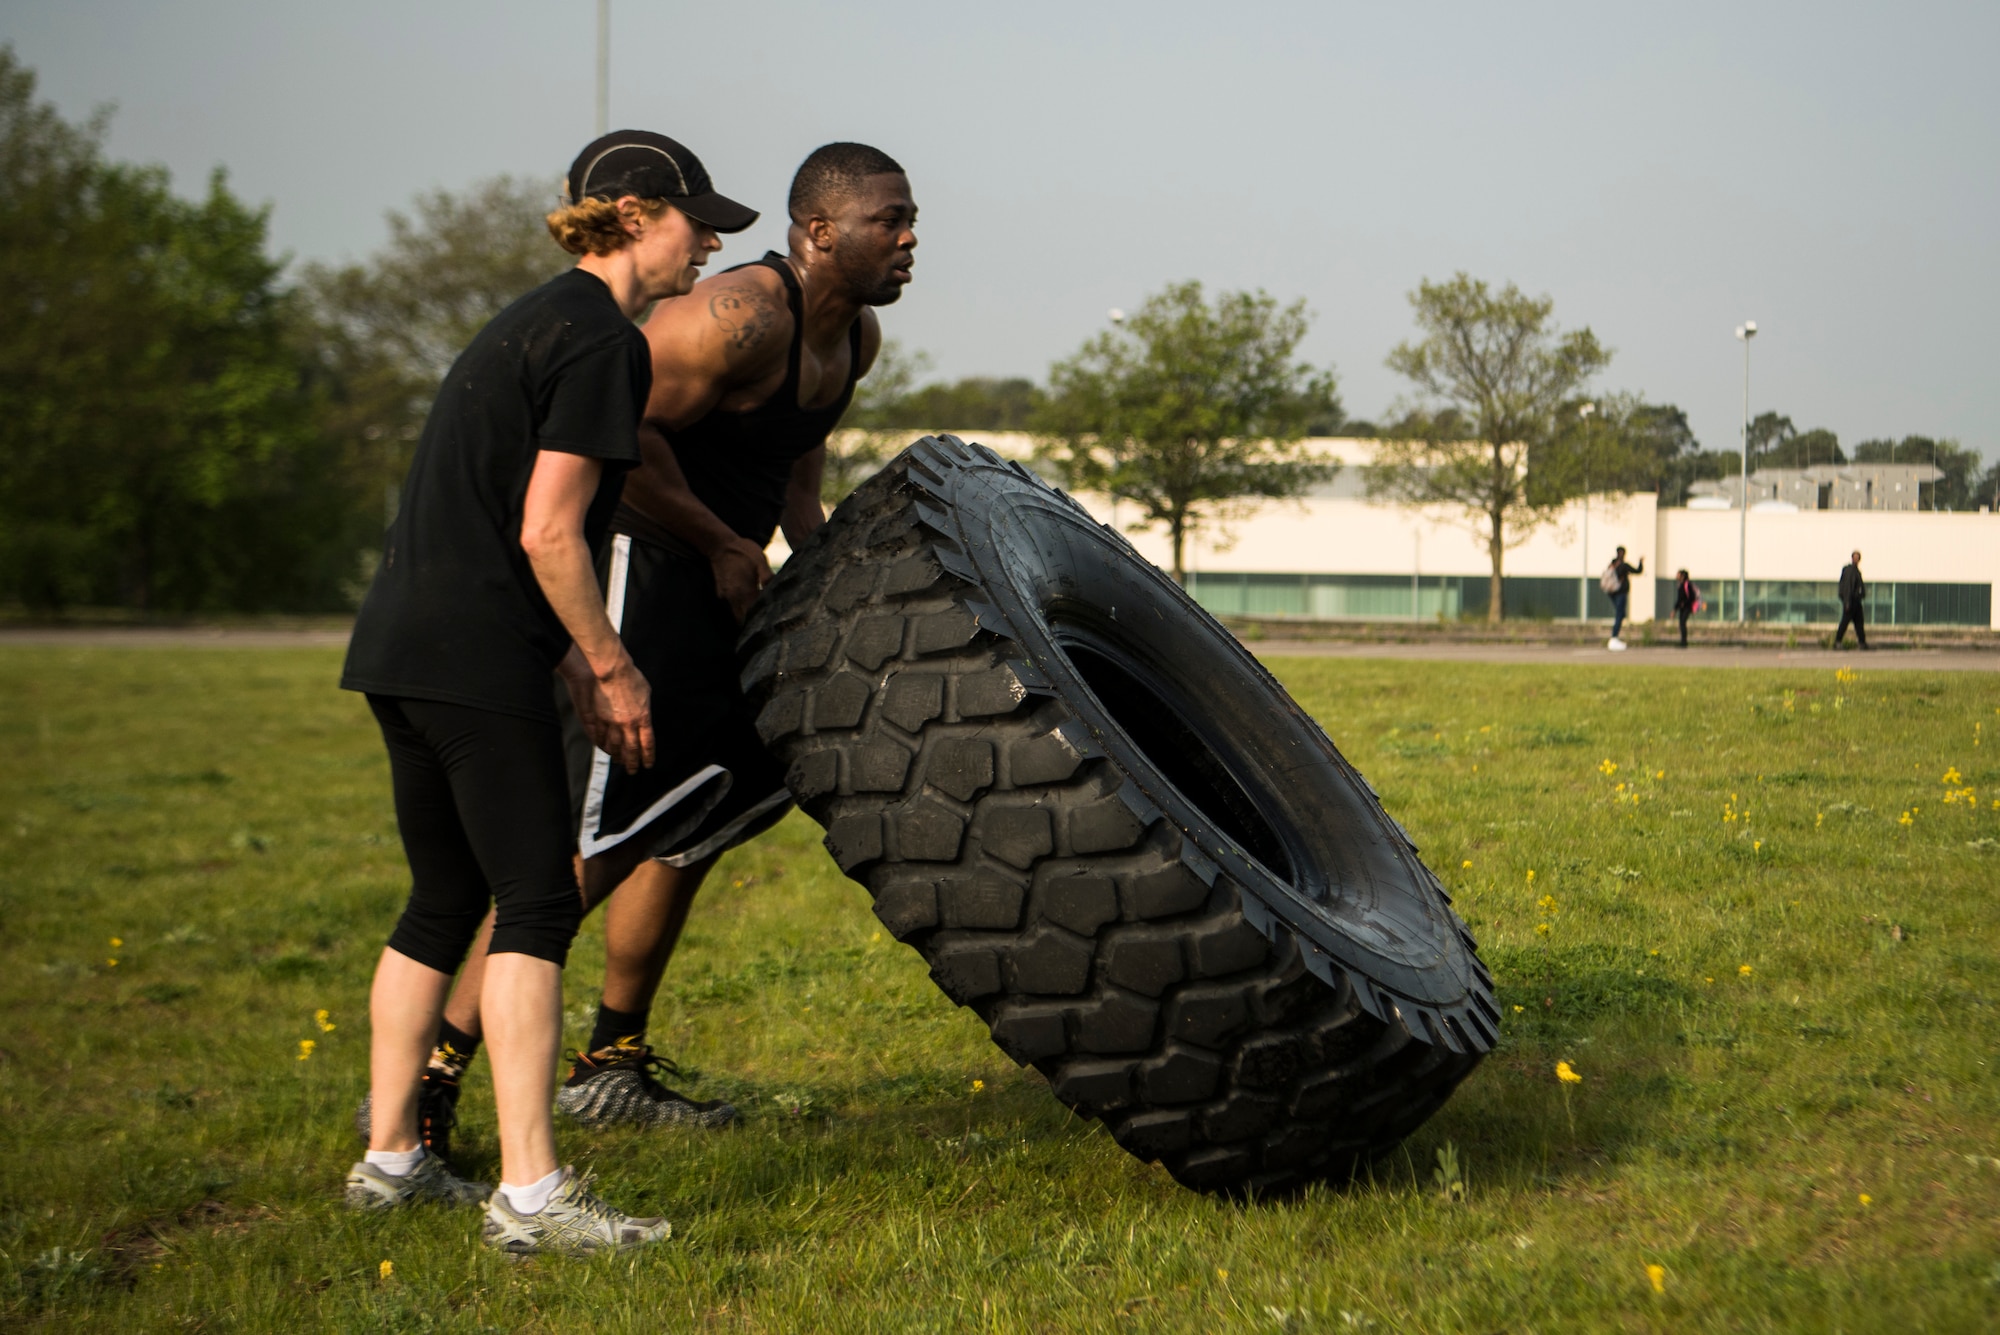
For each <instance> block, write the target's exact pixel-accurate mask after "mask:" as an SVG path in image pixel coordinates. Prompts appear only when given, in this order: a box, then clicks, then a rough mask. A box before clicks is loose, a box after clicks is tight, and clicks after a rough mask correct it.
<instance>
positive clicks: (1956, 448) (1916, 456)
mask: <svg viewBox="0 0 2000 1335" xmlns="http://www.w3.org/2000/svg"><path fill="white" fill-rule="evenodd" d="M1854 462H1856V463H1858V464H1891V463H1893V464H1931V465H1934V466H1935V467H1936V468H1937V469H1938V471H1940V472H1942V473H1943V474H1944V476H1943V477H1941V478H1939V479H1938V480H1937V481H1936V482H1926V483H1923V484H1922V486H1921V488H1920V490H1919V492H1918V496H1917V499H1918V503H1919V505H1921V504H1922V503H1923V502H1924V501H1929V503H1930V504H1929V507H1928V508H1930V509H1932V510H1975V509H1977V508H1979V502H1980V499H1981V498H1982V497H1986V498H1987V504H1989V505H1990V504H1992V501H1991V499H1990V497H1991V494H1992V493H1991V490H1990V488H1987V487H1985V486H1984V485H1983V479H1981V478H1980V476H1979V464H1980V458H1979V455H1978V453H1977V452H1976V451H1974V450H1968V449H1966V448H1965V447H1964V446H1963V445H1960V444H1959V443H1958V442H1957V441H1955V440H1933V439H1931V438H1930V437H1929V436H1905V437H1903V438H1902V439H1901V440H1864V441H1862V442H1861V443H1860V444H1859V445H1856V446H1855V447H1854Z"/></svg>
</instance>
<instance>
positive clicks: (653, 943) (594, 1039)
mask: <svg viewBox="0 0 2000 1335" xmlns="http://www.w3.org/2000/svg"><path fill="white" fill-rule="evenodd" d="M790 211H791V229H790V232H789V234H788V242H789V245H788V252H789V253H787V254H785V255H778V254H775V253H773V254H767V255H765V256H764V257H763V258H762V259H760V260H758V261H756V262H754V263H752V264H746V265H742V266H740V267H738V268H735V269H731V270H729V271H728V272H726V273H722V274H718V275H717V276H716V277H714V278H711V279H709V280H707V281H706V282H703V283H700V284H698V285H697V286H696V287H695V289H694V290H693V291H692V292H691V293H690V294H689V295H687V296H686V297H681V298H677V299H675V300H673V301H668V302H663V303H662V304H661V305H660V306H659V308H658V309H656V310H655V311H654V313H653V316H652V318H651V319H650V320H649V321H648V322H647V324H646V327H645V334H646V341H647V342H648V344H650V345H651V349H652V357H653V389H652V395H651V398H650V400H649V402H648V404H647V407H646V412H645V421H644V424H643V425H642V426H641V427H640V430H639V447H640V453H641V456H642V460H643V462H642V463H641V465H640V467H639V468H638V469H636V470H635V471H634V472H632V473H631V474H630V475H629V476H628V477H627V479H626V484H625V493H624V503H623V504H622V505H621V506H620V507H619V509H618V512H617V514H616V516H615V517H614V518H613V520H612V532H613V534H614V537H613V539H612V542H611V544H610V545H609V548H608V550H607V551H606V552H605V554H604V559H603V562H602V564H601V567H600V569H601V573H602V575H603V578H604V587H605V590H606V594H607V604H608V610H609V612H610V615H611V620H612V623H613V624H614V625H616V626H617V627H618V628H619V633H620V635H621V637H622V638H623V640H624V642H625V644H626V645H627V646H628V648H629V650H630V652H631V653H632V655H633V657H634V660H635V661H636V662H637V663H638V664H639V667H640V670H641V671H643V672H644V673H645V674H646V679H647V680H648V681H649V682H650V683H652V688H653V696H652V699H653V719H654V735H655V737H656V739H657V746H658V759H657V761H656V763H655V764H654V765H653V767H652V768H650V769H644V770H640V771H639V772H638V773H636V774H628V773H626V772H625V770H624V769H623V768H622V767H621V766H618V765H614V764H611V763H609V758H608V757H606V756H605V755H604V754H602V753H601V752H600V753H595V754H590V753H589V752H588V751H587V743H584V742H583V741H582V735H581V732H580V730H576V731H575V732H574V741H575V743H576V746H575V752H576V754H577V756H578V759H579V761H581V760H582V757H583V756H584V755H589V759H588V761H587V762H585V763H587V764H588V771H587V773H579V774H578V775H577V776H576V777H577V778H578V779H579V780H580V782H578V783H577V784H576V786H577V787H578V788H579V789H580V791H581V794H582V810H581V813H580V821H579V824H580V829H581V840H580V846H581V849H582V852H583V855H584V857H585V863H584V900H585V903H586V904H594V903H596V902H598V901H600V900H602V899H603V898H604V897H605V896H607V895H611V900H610V904H609V907H608V908H607V910H606V918H605V955H606V964H605V983H604V993H603V1001H602V1003H601V1006H600V1009H599V1013H598V1021H597V1025H596V1029H595V1031H594V1032H593V1034H592V1036H591V1039H590V1050H589V1051H588V1052H587V1053H585V1054H584V1055H583V1056H582V1057H580V1058H579V1059H578V1060H577V1062H576V1064H575V1065H574V1066H573V1067H572V1069H571V1072H570V1078H569V1081H568V1082H567V1084H566V1085H565V1086H564V1088H563V1089H562V1090H561V1091H560V1093H559V1094H558V1096H557V1106H559V1107H562V1108H565V1109H566V1110H568V1111H569V1112H570V1113H571V1114H572V1115H573V1116H576V1117H578V1118H580V1119H582V1120H585V1121H588V1122H593V1123H598V1122H612V1121H627V1122H639V1123H643V1124H648V1125H661V1124H673V1123H679V1124H698V1125H716V1124H719V1123H720V1122H721V1121H723V1120H726V1119H723V1118H720V1117H719V1116H717V1115H716V1114H714V1113H711V1112H710V1111H708V1109H709V1107H710V1105H695V1104H691V1103H689V1102H688V1101H687V1100H684V1099H680V1098H679V1096H677V1095H673V1094H672V1091H669V1090H666V1089H664V1088H662V1087H661V1086H660V1085H659V1083H658V1082H657V1081H654V1080H652V1079H651V1078H650V1076H649V1075H648V1074H647V1072H648V1070H649V1067H650V1065H651V1064H652V1063H654V1062H656V1061H657V1059H656V1058H654V1057H653V1056H652V1054H651V1049H650V1048H649V1047H648V1046H647V1045H646V1043H645V1030H646V1018H647V1014H648V1012H649V1011H650V1010H651V1008H652V1003H653V997H654V994H655V993H656V992H657V991H658V990H659V985H660V979H661V977H662V975H663V974H664V972H665V970H666V966H667V960H668V958H669V957H670V956H671V955H672V953H673V949H674V944H675V942H676V941H677V940H678V939H679V936H680V932H681V927H682V924H683V923H684V922H685V921H686V919H687V913H688V909H689V907H690V906H691V905H692V903H693V901H694V897H695V893H696V891H697V890H699V889H700V887H701V883H702V878H703V877H704V876H706V875H707V873H708V869H709V868H710V867H711V866H712V865H714V862H715V860H716V858H718V857H719V856H721V854H722V853H724V852H725V851H727V850H728V849H730V848H733V847H735V846H736V845H737V844H740V843H742V842H744V841H745V840H747V839H750V838H752V837H754V836H755V835H757V834H759V833H761V832H762V831H764V830H766V829H768V828H770V827H771V826H772V825H774V824H776V823H777V822H778V820H779V819H780V818H782V817H783V815H784V814H785V812H786V810H788V809H789V806H790V795H789V794H788V793H787V792H786V790H785V784H784V771H783V769H782V768H781V767H780V766H779V765H778V764H777V763H776V762H775V761H774V760H772V759H771V757H770V755H769V753H768V752H767V751H765V749H764V747H763V744H762V743H761V742H760V741H759V740H758V738H757V734H756V730H755V727H754V726H753V723H754V720H753V716H752V714H751V712H750V710H749V707H748V706H747V704H746V703H745V702H744V700H743V697H742V692H741V689H740V688H739V687H738V686H737V684H736V676H737V670H736V634H737V628H738V626H739V625H740V623H741V622H742V619H743V617H744V615H745V614H746V613H747V612H748V611H749V608H750V604H751V603H752V602H753V601H754V600H755V599H756V597H757V592H758V590H759V589H760V588H762V587H763V584H764V582H765V581H766V580H768V579H770V577H771V567H770V564H769V562H768V561H766V559H765V556H764V548H765V546H766V545H767V544H768V543H769V542H770V541H771V539H772V537H773V535H774V533H775V532H776V531H777V530H778V529H780V528H782V529H783V530H784V534H785V538H786V541H788V542H789V543H790V544H791V545H792V546H794V547H797V546H798V545H799V544H800V543H802V542H804V541H805V540H806V538H807V537H808V536H810V535H811V534H812V532H813V531H814V530H815V529H817V528H818V527H819V526H820V525H821V524H822V523H823V522H825V517H826V516H825V512H824V511H823V510H822V509H821V507H820V500H819V487H820V472H821V469H822V466H823V464H824V462H825V457H826V438H827V434H828V433H829V432H830V431H832V430H833V428H834V426H835V424H836V423H838V422H839V420H840V416H841V414H842V413H843V412H844V411H845V410H846V408H847V404H848V401H849V400H850V399H851V398H852V397H853V394H854V386H855V383H856V382H857V381H859V380H860V379H861V377H862V376H863V375H864V374H866V373H867V371H868V368H869V367H870V366H871V365H872V364H873V362H874V360H875V355H876V353H877V351H878V350H879V349H880V347H881V342H882V331H881V325H880V324H879V322H878V321H877V320H876V317H875V312H874V311H873V310H872V309H870V308H871V307H875V306H886V305H889V304H890V303H892V302H894V301H895V300H896V299H897V298H898V297H900V296H901V295H902V291H903V286H904V285H905V284H906V283H908V282H909V281H910V265H911V260H912V258H913V252H914V250H915V248H916V244H917V237H916V232H915V230H914V228H915V225H916V219H917V206H916V204H915V202H914V201H913V200H912V198H911V195H910V183H909V179H908V178H907V177H906V176H905V175H904V173H903V169H902V168H901V167H900V166H898V165H897V164H896V163H895V162H894V161H893V160H892V159H890V158H889V157H888V156H887V155H885V154H883V153H881V152H879V151H877V150H875V149H872V148H868V147H867V146H865V145H861V144H829V145H827V146H826V147H824V148H821V149H819V150H818V151H816V152H814V153H813V154H812V155H811V156H810V157H808V158H807V159H806V161H805V163H804V164H803V165H802V166H801V167H800V168H799V171H798V174H797V176H796V177H795V178H794V179H793V182H792V190H791V199H790ZM577 769H578V770H579V771H581V770H582V769H583V765H582V764H579V765H578V766H577ZM614 889H615V890H616V891H617V893H616V894H615V895H612V891H613V890H614ZM723 1106H725V1107H726V1105H723ZM731 1111H733V1110H731Z"/></svg>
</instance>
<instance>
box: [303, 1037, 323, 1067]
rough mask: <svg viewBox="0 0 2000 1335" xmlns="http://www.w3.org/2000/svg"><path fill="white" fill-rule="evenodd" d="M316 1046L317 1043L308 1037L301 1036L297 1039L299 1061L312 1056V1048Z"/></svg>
mask: <svg viewBox="0 0 2000 1335" xmlns="http://www.w3.org/2000/svg"><path fill="white" fill-rule="evenodd" d="M318 1046H319V1045H318V1044H317V1043H315V1042H313V1041H312V1040H311V1039H309V1038H302V1039H300V1040H299V1060H300V1061H306V1060H308V1059H310V1058H311V1057H312V1055H313V1049H314V1048H316V1047H318Z"/></svg>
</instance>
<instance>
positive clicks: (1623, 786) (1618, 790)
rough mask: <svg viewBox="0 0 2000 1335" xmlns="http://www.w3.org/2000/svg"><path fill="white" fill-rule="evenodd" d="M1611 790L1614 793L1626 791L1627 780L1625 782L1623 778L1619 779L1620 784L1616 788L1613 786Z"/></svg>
mask: <svg viewBox="0 0 2000 1335" xmlns="http://www.w3.org/2000/svg"><path fill="white" fill-rule="evenodd" d="M1611 791H1612V792H1614V793H1622V792H1624V791H1625V782H1624V780H1622V779H1621V780H1619V782H1618V786H1617V787H1616V788H1613V789H1612V790H1611Z"/></svg>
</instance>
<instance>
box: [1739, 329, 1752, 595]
mask: <svg viewBox="0 0 2000 1335" xmlns="http://www.w3.org/2000/svg"><path fill="white" fill-rule="evenodd" d="M1736 337H1738V338H1740V339H1742V340H1743V489H1742V494H1741V495H1740V496H1739V497H1738V498H1737V509H1738V515H1737V520H1736V620H1737V622H1738V623H1739V624H1741V623H1743V622H1746V621H1748V620H1749V619H1750V602H1749V599H1750V340H1751V339H1753V338H1755V337H1757V322H1756V321H1755V320H1745V321H1744V322H1743V323H1742V324H1740V325H1737V326H1736Z"/></svg>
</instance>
